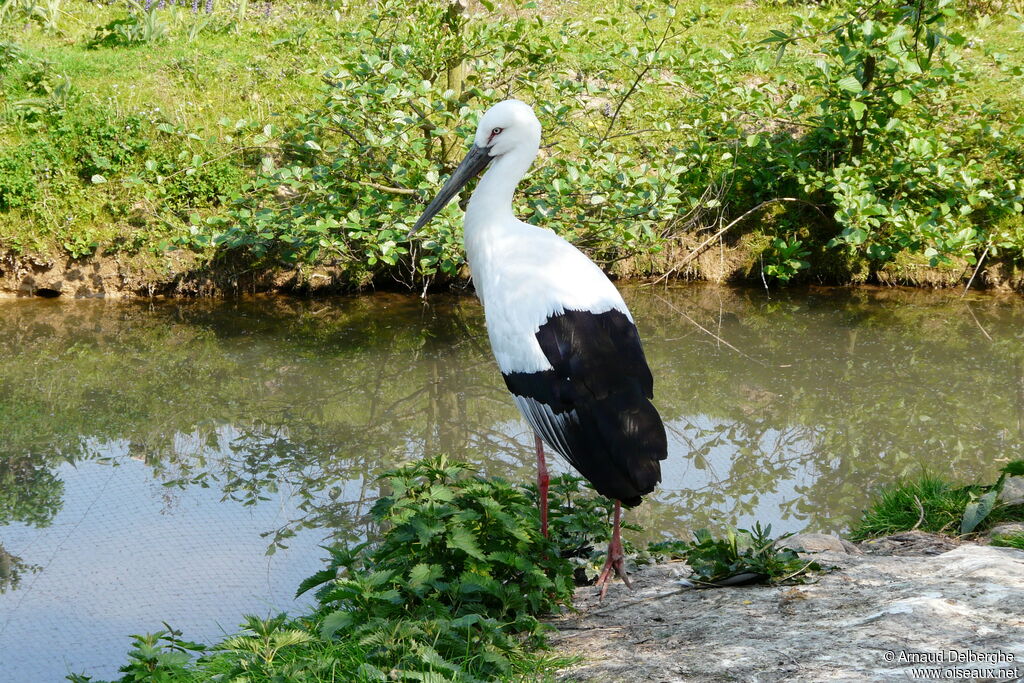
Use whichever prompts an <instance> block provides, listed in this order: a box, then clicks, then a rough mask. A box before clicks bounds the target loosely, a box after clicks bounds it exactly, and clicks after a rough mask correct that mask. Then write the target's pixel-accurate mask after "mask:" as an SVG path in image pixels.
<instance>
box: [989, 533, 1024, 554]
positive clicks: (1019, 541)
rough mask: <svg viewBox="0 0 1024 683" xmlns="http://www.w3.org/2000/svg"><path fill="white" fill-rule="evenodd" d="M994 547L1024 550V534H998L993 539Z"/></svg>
mask: <svg viewBox="0 0 1024 683" xmlns="http://www.w3.org/2000/svg"><path fill="white" fill-rule="evenodd" d="M992 545H998V546H1002V547H1004V548H1017V549H1018V550H1024V534H1006V535H1003V534H997V535H996V536H994V537H993V538H992Z"/></svg>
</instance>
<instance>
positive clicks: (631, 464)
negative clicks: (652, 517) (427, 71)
mask: <svg viewBox="0 0 1024 683" xmlns="http://www.w3.org/2000/svg"><path fill="white" fill-rule="evenodd" d="M540 133H541V129H540V122H539V121H538V120H537V117H536V116H535V115H534V113H533V109H532V108H531V107H530V106H529V105H527V104H525V103H523V102H520V101H519V100H505V101H504V102H499V103H498V104H496V105H494V106H493V107H491V108H490V109H489V110H488V111H487V112H486V113H485V114H484V115H483V117H482V118H481V119H480V123H479V125H478V126H477V130H476V137H475V139H474V144H473V146H472V147H471V148H470V150H469V153H468V154H467V155H466V158H465V159H464V160H463V161H462V163H460V164H459V166H458V167H457V168H456V169H455V171H454V173H452V176H451V177H450V178H449V179H448V182H446V183H445V184H444V186H443V187H442V188H441V190H440V191H439V192H438V194H437V197H435V198H434V200H433V201H432V202H431V203H430V204H429V205H428V206H427V208H426V210H425V211H424V212H423V215H422V216H421V217H420V219H419V220H418V221H416V224H415V226H414V227H413V229H412V231H411V232H410V233H409V236H410V237H411V236H412V235H413V234H414V233H415V232H416V231H418V230H419V229H420V228H422V227H423V226H424V225H426V223H427V222H428V221H430V219H431V218H433V217H434V215H435V214H437V213H438V212H439V211H440V210H441V209H443V208H444V207H445V205H446V204H448V202H449V201H451V199H452V198H453V197H454V196H455V195H456V194H457V193H458V192H459V190H460V189H461V188H462V187H463V186H464V185H465V184H466V183H467V182H468V181H469V180H470V179H472V178H473V177H475V176H477V175H478V174H479V173H480V172H481V171H483V170H484V169H485V168H487V167H488V165H489V166H490V168H488V169H487V172H486V173H485V174H484V176H483V178H481V179H480V182H479V183H478V185H477V187H476V191H475V192H473V196H472V198H471V199H470V200H469V205H468V207H467V209H466V217H465V224H464V228H465V245H466V257H467V260H468V261H469V267H470V270H471V271H472V274H473V282H474V285H475V287H476V293H477V296H478V297H479V298H480V302H481V303H482V304H483V307H484V313H485V316H486V321H487V333H488V336H489V337H490V341H491V349H492V351H493V352H494V357H495V359H496V360H497V361H498V367H499V368H500V369H501V374H502V377H504V379H505V385H506V386H507V387H508V390H509V391H510V392H512V397H513V400H514V401H515V404H516V406H517V407H518V408H519V411H520V412H521V413H522V415H523V417H524V418H526V421H527V422H528V423H529V424H530V426H531V427H533V430H534V438H535V443H536V450H537V466H538V472H537V488H538V490H539V493H540V508H541V510H540V513H541V530H542V532H543V534H544V535H545V536H547V512H548V473H547V467H546V465H545V461H544V443H547V445H548V446H549V447H550V448H551V449H553V450H554V451H556V452H557V453H559V454H560V455H562V456H563V457H564V458H565V459H566V460H568V461H569V463H570V464H572V466H573V467H575V468H576V469H577V470H579V472H580V474H582V475H583V476H584V477H586V478H587V479H588V480H589V481H590V483H591V484H593V485H594V488H595V489H597V491H598V492H599V493H600V494H602V495H604V496H607V497H609V498H611V499H613V500H614V501H615V513H614V523H613V527H612V537H611V543H610V544H609V546H608V552H607V559H606V561H605V565H604V569H603V570H602V572H601V575H600V576H599V577H598V581H597V585H598V587H599V588H600V594H601V597H602V598H603V597H604V595H605V593H606V592H607V590H608V581H609V579H610V578H611V575H612V572H613V571H614V572H615V574H617V575H618V576H619V577H621V578H622V579H623V581H625V582H626V585H627V586H629V585H630V584H629V579H628V577H627V576H626V571H625V563H624V561H623V560H624V557H623V551H622V540H621V537H620V531H619V525H620V521H621V516H622V505H625V506H626V507H633V506H635V505H638V504H639V503H640V501H641V497H642V496H644V495H647V494H649V493H650V492H651V491H653V490H654V487H655V486H656V485H657V484H658V483H659V482H660V481H661V461H662V460H664V459H665V455H666V452H667V443H666V439H665V427H664V425H663V424H662V422H661V417H660V416H659V415H658V411H657V410H656V409H655V408H654V406H653V405H652V404H651V401H650V399H651V398H652V397H653V384H654V382H653V378H652V376H651V371H650V369H649V368H648V366H647V361H646V359H645V358H644V352H643V348H642V347H641V345H640V337H639V335H638V334H637V330H636V326H635V325H634V324H633V318H632V316H631V315H630V313H629V310H628V309H627V308H626V304H625V303H624V302H623V300H622V296H621V295H620V294H619V292H618V290H616V289H615V286H614V285H612V283H611V281H609V280H608V278H607V277H606V276H605V274H604V273H603V272H602V271H601V269H600V268H598V267H597V265H595V264H594V263H593V262H592V261H591V260H590V259H588V258H587V257H586V256H584V255H583V254H582V253H581V252H580V251H579V250H578V249H576V247H574V246H572V245H571V244H569V243H568V242H566V241H565V240H564V239H562V238H561V237H559V236H558V235H556V234H555V233H553V232H551V231H550V230H547V229H544V228H539V227H537V226H534V225H530V224H529V223H524V222H522V221H520V220H518V219H516V217H515V216H514V215H513V213H512V195H513V192H515V189H516V186H517V185H518V184H519V181H520V180H521V179H522V177H523V175H524V174H525V173H526V171H527V169H529V167H530V165H531V164H532V163H533V160H534V158H535V157H536V156H537V152H538V150H539V149H540Z"/></svg>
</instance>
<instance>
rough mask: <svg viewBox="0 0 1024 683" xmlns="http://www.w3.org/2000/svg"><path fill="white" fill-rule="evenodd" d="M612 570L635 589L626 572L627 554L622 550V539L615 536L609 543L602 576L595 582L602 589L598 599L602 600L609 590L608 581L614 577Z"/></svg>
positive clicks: (630, 587) (627, 586)
mask: <svg viewBox="0 0 1024 683" xmlns="http://www.w3.org/2000/svg"><path fill="white" fill-rule="evenodd" d="M612 572H614V573H615V575H616V576H617V577H619V578H620V579H622V581H623V583H625V584H626V588H629V589H630V590H632V589H633V584H631V583H630V582H629V575H628V574H626V556H625V555H624V554H623V552H622V541H619V540H618V539H614V538H613V539H612V542H611V543H609V544H608V557H607V558H606V559H605V561H604V569H602V570H601V574H600V576H598V577H597V583H595V584H594V585H595V586H597V587H598V589H600V592H599V593H598V599H599V600H601V601H603V600H604V596H605V594H606V593H607V592H608V583H609V581H610V580H611V578H612Z"/></svg>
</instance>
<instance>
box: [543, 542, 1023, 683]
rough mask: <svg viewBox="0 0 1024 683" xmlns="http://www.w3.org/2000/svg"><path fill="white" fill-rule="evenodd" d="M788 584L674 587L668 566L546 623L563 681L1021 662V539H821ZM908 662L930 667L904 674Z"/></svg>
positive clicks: (851, 674)
mask: <svg viewBox="0 0 1024 683" xmlns="http://www.w3.org/2000/svg"><path fill="white" fill-rule="evenodd" d="M818 559H819V561H820V562H821V563H822V564H828V565H837V566H838V567H839V568H838V569H837V570H836V571H833V572H831V573H827V574H822V575H819V577H818V578H817V579H815V580H812V581H813V582H810V583H807V584H802V585H797V586H747V587H742V588H714V589H703V590H686V589H679V587H678V585H676V584H674V583H673V580H674V579H675V578H676V577H675V575H674V573H673V571H672V570H673V568H678V563H677V564H676V565H671V564H669V565H655V566H652V567H649V568H646V569H644V570H642V571H639V572H637V573H635V574H634V575H633V577H632V579H633V583H634V586H636V590H635V591H632V592H631V591H629V590H627V589H626V588H625V587H624V586H623V585H622V584H621V583H618V582H616V583H615V584H613V585H612V587H611V589H610V590H609V592H608V597H607V599H606V600H605V602H604V604H598V602H597V600H596V598H595V597H594V589H593V588H581V589H579V590H578V591H577V593H576V598H577V601H576V605H577V607H578V608H579V609H580V612H579V613H576V614H568V615H565V616H563V617H561V618H559V619H557V620H555V621H554V622H552V625H553V626H554V627H555V628H556V629H558V631H559V632H558V633H557V634H556V635H554V636H552V641H553V645H554V646H555V648H556V653H557V654H559V655H576V656H579V657H581V661H580V662H579V663H578V664H576V665H574V666H573V667H571V668H569V669H567V670H566V671H565V672H564V673H563V674H562V675H561V677H560V679H561V680H564V681H601V682H602V683H604V682H606V681H609V682H614V681H629V682H631V683H632V682H634V681H640V682H653V681H708V682H710V681H725V680H732V681H737V680H738V681H782V680H786V681H806V682H812V681H814V682H816V681H824V680H830V681H868V680H870V681H878V680H911V679H914V680H917V679H924V678H933V677H934V678H936V679H938V680H950V679H964V678H971V677H972V674H971V673H970V672H969V671H968V670H970V669H974V670H977V669H988V670H989V672H988V673H986V674H985V675H984V676H978V675H974V678H975V679H983V680H995V679H999V680H1006V679H1010V680H1012V679H1014V678H1017V677H1019V676H1022V675H1024V551H1020V550H1016V549H1013V548H997V547H992V546H979V545H973V544H964V545H961V546H959V547H956V548H954V549H953V550H951V551H949V552H946V553H943V554H940V555H898V556H892V555H890V556H886V555H867V554H865V555H851V554H848V553H839V552H825V553H823V554H822V556H821V557H820V558H818ZM914 669H919V670H921V669H924V670H928V671H931V672H932V673H921V672H920V671H918V672H917V673H916V674H915V672H914V671H913V670H914Z"/></svg>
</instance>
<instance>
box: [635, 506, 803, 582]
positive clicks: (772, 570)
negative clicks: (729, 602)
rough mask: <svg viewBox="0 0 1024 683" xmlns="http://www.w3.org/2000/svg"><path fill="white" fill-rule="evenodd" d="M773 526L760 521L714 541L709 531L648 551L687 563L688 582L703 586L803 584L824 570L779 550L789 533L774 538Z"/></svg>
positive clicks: (663, 544) (653, 547) (795, 554)
mask: <svg viewBox="0 0 1024 683" xmlns="http://www.w3.org/2000/svg"><path fill="white" fill-rule="evenodd" d="M771 534H772V525H771V524H769V525H767V526H765V527H762V526H761V523H760V522H758V523H757V524H755V525H754V528H753V529H752V530H747V529H729V530H727V531H726V532H725V537H724V538H718V539H716V538H714V537H712V535H711V532H709V531H708V530H707V529H700V530H699V531H696V532H694V534H693V535H694V540H693V541H692V542H686V541H681V540H680V541H665V542H662V543H653V544H651V545H650V546H649V547H648V552H650V553H652V554H654V555H667V556H669V557H671V558H674V559H681V560H686V563H687V564H688V565H690V568H691V569H692V570H693V574H692V575H691V576H690V577H689V580H690V581H691V582H693V583H694V584H696V585H697V586H698V587H701V586H736V585H740V584H746V583H786V582H790V583H802V582H803V581H805V580H806V576H807V574H808V573H809V572H815V571H823V568H822V566H821V565H820V564H818V563H817V562H814V561H808V560H806V559H804V558H802V557H800V555H798V554H797V551H795V550H793V549H791V548H780V547H778V543H779V541H781V540H783V539H785V538H787V537H788V536H791V535H792V534H786V535H783V536H780V537H779V538H776V539H773V538H772V537H771Z"/></svg>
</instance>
